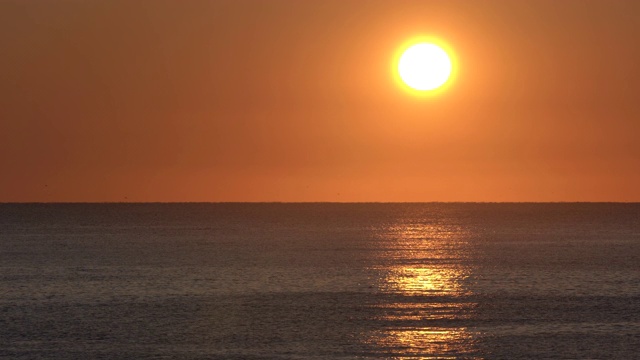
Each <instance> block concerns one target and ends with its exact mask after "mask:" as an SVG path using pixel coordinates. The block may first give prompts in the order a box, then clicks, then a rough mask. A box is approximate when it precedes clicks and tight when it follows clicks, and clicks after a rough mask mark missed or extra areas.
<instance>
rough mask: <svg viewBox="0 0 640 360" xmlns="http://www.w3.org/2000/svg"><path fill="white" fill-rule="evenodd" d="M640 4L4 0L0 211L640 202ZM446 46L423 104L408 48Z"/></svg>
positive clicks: (579, 0) (0, 10)
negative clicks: (406, 85)
mask: <svg viewBox="0 0 640 360" xmlns="http://www.w3.org/2000/svg"><path fill="white" fill-rule="evenodd" d="M639 13H640V2H639V1H626V2H625V1H604V0H603V1H587V0H584V1H583V0H576V1H568V0H563V1H551V0H549V1H543V0H541V1H512V0H505V1H425V0H420V1H364V0H351V1H349V0H335V1H327V0H322V1H311V0H309V1H299V0H289V1H267V0H255V1H246V0H230V1H178V0H175V1H161V0H146V1H84V0H76V1H22V0H5V1H2V2H0V49H2V53H1V54H0V201H640V185H639V184H640V140H639V138H640V70H639V69H640V41H638V39H640V22H638V19H637V14H639ZM419 35H430V36H436V37H438V38H440V39H442V40H444V41H446V42H447V43H448V44H449V45H450V46H451V47H452V48H453V49H454V51H455V53H456V56H457V58H458V63H459V69H458V76H457V78H456V81H455V82H454V83H453V84H452V85H451V86H450V87H449V88H448V89H447V91H445V92H443V93H442V94H440V95H439V96H436V97H430V98H415V97H411V96H409V95H408V94H407V93H406V92H404V91H403V90H402V89H401V88H400V87H398V85H397V84H396V83H395V82H394V80H393V74H392V73H391V72H390V71H389V67H390V65H389V64H390V62H391V61H392V58H393V56H394V53H395V52H396V51H397V49H398V47H399V46H400V45H401V44H403V43H404V42H405V41H407V40H408V39H410V38H412V37H414V36H419Z"/></svg>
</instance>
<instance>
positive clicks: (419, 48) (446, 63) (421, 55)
mask: <svg viewBox="0 0 640 360" xmlns="http://www.w3.org/2000/svg"><path fill="white" fill-rule="evenodd" d="M397 71H398V75H399V76H400V79H401V80H402V81H403V82H404V83H405V84H406V85H407V86H409V87H410V88H412V89H414V90H417V91H419V92H430V91H433V90H436V89H438V88H440V87H441V86H442V85H444V84H445V83H446V82H447V80H449V78H450V77H451V74H452V71H453V65H452V61H451V58H450V57H449V55H448V54H447V52H446V51H445V50H444V49H443V48H442V47H440V46H438V45H436V44H433V43H429V42H420V43H417V44H413V45H411V46H409V47H408V48H406V50H404V51H403V52H402V55H401V56H400V58H399V60H398V65H397Z"/></svg>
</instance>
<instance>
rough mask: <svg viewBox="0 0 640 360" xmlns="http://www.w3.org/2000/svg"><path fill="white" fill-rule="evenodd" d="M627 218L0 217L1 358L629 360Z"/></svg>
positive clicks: (514, 210)
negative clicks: (587, 359) (536, 359)
mask: <svg viewBox="0 0 640 360" xmlns="http://www.w3.org/2000/svg"><path fill="white" fill-rule="evenodd" d="M638 354H640V205H639V204H4V205H1V204H0V357H3V358H12V359H41V358H51V359H54V358H55V359H89V358H91V359H100V358H102V359H116V358H117V359H157V358H167V359H363V358H393V359H456V358H464V359H466V358H470V359H476V358H477V359H485V358H486V359H519V358H520V359H524V358H527V359H531V358H562V359H565V358H575V359H586V358H601V359H612V358H617V359H632V358H637V357H638Z"/></svg>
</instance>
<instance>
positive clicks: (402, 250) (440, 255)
mask: <svg viewBox="0 0 640 360" xmlns="http://www.w3.org/2000/svg"><path fill="white" fill-rule="evenodd" d="M467 235H468V234H466V233H465V232H464V230H463V229H461V228H460V227H458V226H451V225H441V224H437V223H436V224H420V223H408V224H398V225H394V226H391V227H389V228H388V229H387V231H386V232H385V233H384V234H383V235H382V236H383V239H381V240H382V241H383V243H384V244H386V248H385V250H384V254H382V256H383V258H385V259H386V260H388V261H389V264H390V266H389V267H386V268H385V267H382V268H380V269H379V270H380V273H381V280H380V283H379V291H381V292H382V293H385V294H389V295H390V297H389V298H390V299H392V300H391V301H388V302H383V303H381V304H375V305H373V306H375V307H377V308H379V310H381V311H380V312H381V313H382V314H384V315H382V316H381V319H380V320H381V321H382V322H383V323H384V324H386V326H385V327H383V328H382V329H380V330H377V331H374V332H373V333H371V334H370V335H369V338H368V339H367V342H369V343H370V344H375V345H376V347H378V348H380V349H383V351H385V352H386V353H387V354H394V353H397V354H398V356H393V358H394V359H417V358H418V359H436V358H437V359H443V358H444V359H446V358H455V357H456V356H459V355H460V354H472V353H473V351H474V335H473V333H472V332H470V331H469V330H468V329H467V328H466V327H463V326H456V325H455V324H456V323H459V322H460V321H463V320H465V319H469V318H470V317H472V316H473V309H474V306H475V304H474V303H470V302H468V301H467V300H463V297H464V296H465V295H471V293H470V291H469V290H468V289H467V286H465V282H466V281H467V279H468V277H469V272H470V269H469V268H468V266H466V265H464V264H465V263H466V262H465V261H464V259H466V258H467V257H468V256H469V254H468V252H469V244H468V236H467ZM400 354H401V355H400Z"/></svg>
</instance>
